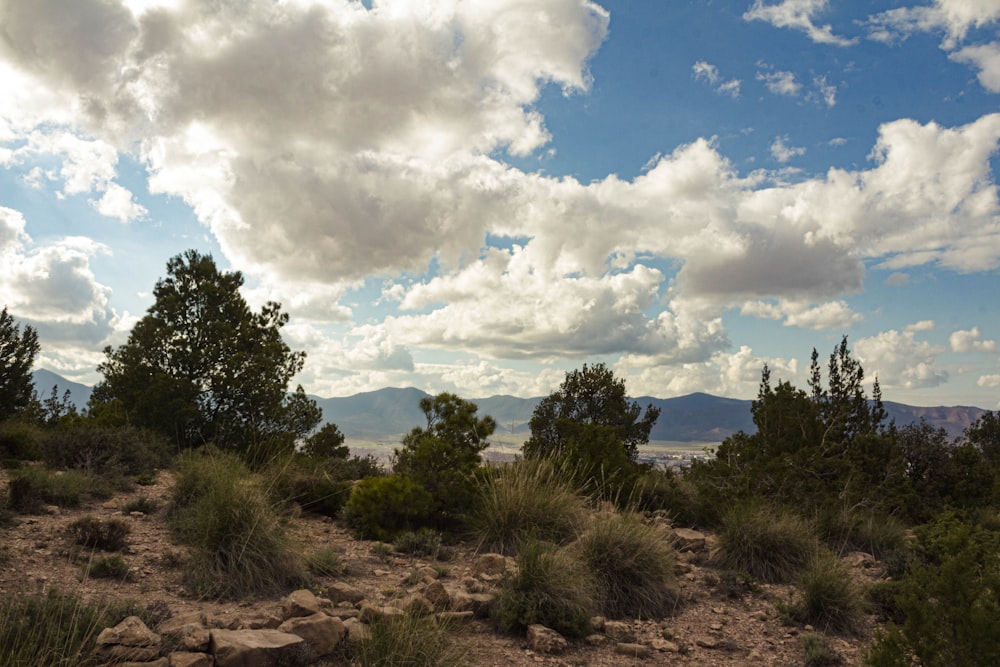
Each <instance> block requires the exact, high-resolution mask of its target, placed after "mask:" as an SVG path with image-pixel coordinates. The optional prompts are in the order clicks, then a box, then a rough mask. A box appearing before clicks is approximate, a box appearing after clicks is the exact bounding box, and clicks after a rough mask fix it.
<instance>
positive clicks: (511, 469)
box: [470, 459, 587, 555]
mask: <svg viewBox="0 0 1000 667" xmlns="http://www.w3.org/2000/svg"><path fill="white" fill-rule="evenodd" d="M570 479H571V476H570V475H568V474H566V472H565V471H563V470H561V469H560V468H559V467H558V466H556V465H555V464H554V463H553V462H552V461H549V460H545V459H526V460H520V461H515V462H513V463H508V464H506V465H501V466H497V467H495V468H492V469H490V470H489V471H488V472H487V474H486V475H485V477H484V478H483V479H481V481H480V485H479V503H478V505H477V507H476V508H475V511H474V512H473V514H472V516H471V518H470V525H471V527H472V529H473V531H474V533H475V534H476V535H477V536H478V538H479V548H480V550H489V551H496V552H499V553H503V554H508V555H513V554H516V553H517V552H518V550H519V548H520V546H521V545H522V544H523V543H524V542H525V541H526V540H529V539H537V540H544V541H547V542H552V543H555V544H565V543H567V542H570V541H572V540H573V539H575V538H576V536H577V535H578V534H579V532H580V531H581V530H582V528H583V525H584V522H585V520H586V517H587V503H586V500H585V499H584V498H583V497H582V496H581V495H580V494H579V493H577V491H576V489H575V488H574V487H573V485H572V483H571V482H570Z"/></svg>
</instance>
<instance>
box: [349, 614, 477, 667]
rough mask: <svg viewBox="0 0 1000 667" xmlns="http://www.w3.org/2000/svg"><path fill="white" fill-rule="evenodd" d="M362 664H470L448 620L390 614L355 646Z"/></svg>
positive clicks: (400, 666) (363, 666)
mask: <svg viewBox="0 0 1000 667" xmlns="http://www.w3.org/2000/svg"><path fill="white" fill-rule="evenodd" d="M354 658H355V663H353V664H357V665H360V667H453V666H454V667H457V666H459V665H465V664H468V662H467V661H466V657H465V655H464V653H463V652H462V651H461V650H460V649H458V648H457V647H456V646H455V644H454V643H453V642H452V640H451V636H450V635H449V631H448V626H447V624H445V623H441V622H439V621H436V620H434V619H433V618H428V617H418V616H414V615H410V614H407V615H404V616H396V617H386V618H383V619H381V620H379V621H376V622H374V623H372V624H371V634H370V636H369V637H368V638H366V639H364V640H362V641H361V642H360V643H359V644H358V646H357V648H356V649H355V650H354Z"/></svg>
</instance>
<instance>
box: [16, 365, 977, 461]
mask: <svg viewBox="0 0 1000 667" xmlns="http://www.w3.org/2000/svg"><path fill="white" fill-rule="evenodd" d="M33 376H34V378H35V388H36V390H37V392H38V394H39V396H41V397H42V398H46V397H48V395H49V394H50V393H51V391H52V387H53V386H54V385H57V386H58V387H59V389H58V393H59V396H60V397H61V396H62V393H63V392H64V391H65V390H67V389H68V390H69V391H70V400H71V401H72V402H73V403H74V404H75V405H76V406H77V407H78V408H83V407H85V406H86V405H87V401H88V400H89V399H90V394H91V391H92V388H91V387H88V386H86V385H83V384H80V383H77V382H71V381H69V380H66V379H65V378H63V377H61V376H60V375H58V374H56V373H53V372H52V371H49V370H45V369H40V370H37V371H35V372H34V373H33ZM427 396H430V394H428V393H427V392H425V391H423V390H421V389H417V388H415V387H384V388H382V389H376V390H374V391H367V392H361V393H358V394H354V395H352V396H343V397H332V398H322V397H319V396H312V395H310V398H312V399H314V400H315V401H316V404H317V405H318V406H319V407H320V408H322V409H323V421H324V422H332V423H334V424H336V425H337V427H338V428H339V429H340V431H341V433H343V434H344V435H345V436H347V438H348V439H351V440H366V441H374V442H386V443H397V442H398V441H399V437H400V436H401V435H402V434H405V433H408V432H409V431H410V430H411V429H413V428H415V427H418V426H423V425H424V424H425V423H426V419H425V417H424V414H423V412H421V410H420V399H421V398H424V397H427ZM542 398H544V397H542V396H536V397H532V398H520V397H517V396H510V395H504V394H497V395H493V396H490V397H487V398H471V399H468V400H470V401H472V402H473V403H475V404H476V405H477V406H478V407H479V414H481V415H490V416H492V417H493V418H494V419H496V421H497V428H498V432H501V433H504V434H511V435H514V436H519V435H523V436H524V437H525V438H527V437H528V433H529V428H528V422H529V421H530V419H531V413H532V412H533V411H534V409H535V406H537V405H538V403H539V402H540V401H541V400H542ZM630 400H634V401H636V402H637V403H638V404H639V405H640V406H642V407H643V409H645V408H646V406H648V405H652V406H654V407H657V408H659V409H660V418H659V419H658V420H657V423H656V424H655V425H654V426H653V430H652V431H651V433H650V440H653V441H673V442H706V443H712V442H721V441H722V440H724V439H725V438H726V437H728V436H730V435H732V434H733V433H736V432H738V431H741V430H742V431H745V432H747V433H752V432H753V431H754V430H755V427H754V423H753V419H752V416H751V413H750V406H751V404H752V401H751V400H749V399H738V398H726V397H722V396H713V395H712V394H706V393H703V392H695V393H692V394H687V395H685V396H676V397H673V398H656V397H653V396H639V397H635V398H632V399H630ZM883 405H884V406H885V409H886V412H887V414H888V417H889V419H890V420H894V421H895V422H896V424H897V425H898V426H903V425H906V424H910V423H913V422H918V421H920V420H921V419H924V420H925V421H926V422H927V423H928V424H930V425H931V426H933V427H934V428H944V429H945V431H946V432H947V433H948V437H949V438H952V439H954V438H956V437H959V436H961V435H962V433H963V432H964V430H965V429H966V428H968V426H969V425H971V424H972V423H973V422H974V421H975V420H976V419H978V418H979V417H980V416H981V415H982V414H984V413H985V412H987V410H985V409H983V408H979V407H975V406H962V405H957V406H933V407H926V406H912V405H906V404H905V403H898V402H895V401H884V402H883Z"/></svg>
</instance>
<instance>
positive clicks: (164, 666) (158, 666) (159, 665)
mask: <svg viewBox="0 0 1000 667" xmlns="http://www.w3.org/2000/svg"><path fill="white" fill-rule="evenodd" d="M114 665H115V667H170V660H168V659H167V658H157V659H156V660H153V661H152V662H145V661H144V662H116V663H114Z"/></svg>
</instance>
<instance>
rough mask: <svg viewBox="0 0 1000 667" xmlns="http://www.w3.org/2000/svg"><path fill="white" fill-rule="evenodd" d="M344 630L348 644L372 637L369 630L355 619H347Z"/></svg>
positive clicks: (364, 624)
mask: <svg viewBox="0 0 1000 667" xmlns="http://www.w3.org/2000/svg"><path fill="white" fill-rule="evenodd" d="M344 629H345V630H346V631H347V642H348V643H349V644H357V643H358V642H363V641H364V640H366V639H370V638H371V636H372V630H371V628H370V627H368V625H367V624H366V623H362V622H361V621H359V620H358V619H356V618H349V619H347V620H346V621H344Z"/></svg>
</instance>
